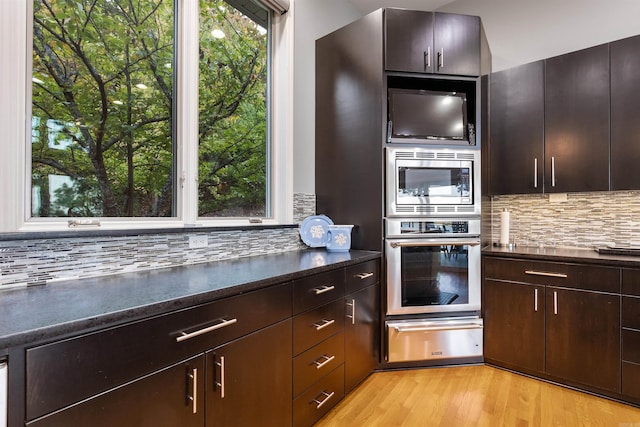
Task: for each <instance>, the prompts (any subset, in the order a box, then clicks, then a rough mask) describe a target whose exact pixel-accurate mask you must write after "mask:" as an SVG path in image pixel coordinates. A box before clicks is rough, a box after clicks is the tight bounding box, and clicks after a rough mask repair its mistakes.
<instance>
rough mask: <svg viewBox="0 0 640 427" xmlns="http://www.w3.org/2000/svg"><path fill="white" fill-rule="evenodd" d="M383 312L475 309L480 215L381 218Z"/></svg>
mask: <svg viewBox="0 0 640 427" xmlns="http://www.w3.org/2000/svg"><path fill="white" fill-rule="evenodd" d="M386 225H387V238H386V240H385V257H386V261H387V264H386V265H387V314H392V315H394V314H426V313H450V312H463V311H478V310H480V220H479V219H456V220H445V219H437V220H435V219H434V220H425V219H390V218H388V219H387V220H386Z"/></svg>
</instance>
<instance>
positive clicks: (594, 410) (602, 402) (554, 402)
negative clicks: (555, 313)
mask: <svg viewBox="0 0 640 427" xmlns="http://www.w3.org/2000/svg"><path fill="white" fill-rule="evenodd" d="M360 426H366V427H376V426H380V427H394V426H403V427H423V426H424V427H431V426H438V427H465V426H473V427H481V426H482V427H484V426H486V427H498V426H505V427H524V426H539V427H560V426H564V427H573V426H581V427H599V426H602V427H640V409H638V408H635V407H633V406H628V405H624V404H622V403H617V402H613V401H610V400H607V399H602V398H598V397H595V396H591V395H589V394H585V393H581V392H578V391H574V390H570V389H567V388H564V387H560V386H556V385H553V384H549V383H545V382H543V381H538V380H535V379H532V378H528V377H525V376H521V375H517V374H513V373H510V372H507V371H503V370H501V369H497V368H493V367H490V366H464V367H449V368H431V369H418V370H403V371H388V372H377V373H374V374H373V375H371V376H370V377H369V378H368V379H367V380H366V381H364V382H363V383H362V384H360V386H358V388H357V389H356V390H354V391H353V392H352V393H351V394H349V395H348V396H347V397H346V398H345V399H344V400H343V401H342V402H340V403H339V404H338V405H337V406H336V407H335V408H334V409H333V410H332V411H330V412H329V414H327V415H326V416H325V417H324V418H323V419H322V420H320V422H319V423H317V424H316V425H315V426H314V427H360Z"/></svg>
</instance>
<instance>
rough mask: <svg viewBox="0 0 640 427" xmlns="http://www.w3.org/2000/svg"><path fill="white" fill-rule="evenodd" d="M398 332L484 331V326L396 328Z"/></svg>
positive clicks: (471, 324)
mask: <svg viewBox="0 0 640 427" xmlns="http://www.w3.org/2000/svg"><path fill="white" fill-rule="evenodd" d="M393 328H394V329H395V330H396V332H399V333H403V332H429V331H457V330H461V329H482V325H478V324H474V323H470V324H466V325H451V326H394V327H393Z"/></svg>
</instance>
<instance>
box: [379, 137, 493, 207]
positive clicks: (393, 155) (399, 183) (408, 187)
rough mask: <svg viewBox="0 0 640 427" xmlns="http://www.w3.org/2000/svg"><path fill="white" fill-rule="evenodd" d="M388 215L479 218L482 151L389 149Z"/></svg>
mask: <svg viewBox="0 0 640 427" xmlns="http://www.w3.org/2000/svg"><path fill="white" fill-rule="evenodd" d="M386 169H387V171H386V198H387V200H386V215H387V216H388V217H398V216H400V217H403V216H416V215H419V216H424V215H426V216H441V217H442V216H446V217H450V216H454V217H455V216H458V215H465V216H471V215H473V216H479V215H480V188H476V185H477V184H479V183H480V150H478V149H462V148H456V149H448V148H441V149H435V148H434V149H427V148H422V147H403V148H399V147H398V148H396V147H389V148H387V165H386Z"/></svg>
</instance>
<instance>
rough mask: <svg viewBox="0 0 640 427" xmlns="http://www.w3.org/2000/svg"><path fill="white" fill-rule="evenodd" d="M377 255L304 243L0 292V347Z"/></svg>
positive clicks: (183, 305)
mask: <svg viewBox="0 0 640 427" xmlns="http://www.w3.org/2000/svg"><path fill="white" fill-rule="evenodd" d="M379 257H380V253H378V252H367V251H356V250H353V251H351V252H333V253H331V252H327V251H326V250H324V249H322V250H319V249H309V250H303V251H293V252H284V253H280V254H274V255H262V256H255V257H249V258H241V259H236V260H228V261H217V262H211V263H206V264H195V265H189V266H182V267H175V268H167V269H158V270H152V271H146V272H135V273H124V274H118V275H113V276H108V277H99V278H92V279H79V280H73V281H64V282H56V283H49V284H47V285H42V286H32V287H28V288H22V289H11V290H4V291H0V319H1V320H0V352H1V350H2V349H7V348H9V347H13V346H20V345H26V344H29V343H34V342H36V341H41V340H47V339H51V338H53V337H60V336H64V335H66V334H72V333H77V332H80V331H85V330H91V329H94V328H98V327H105V326H110V325H116V324H121V323H124V322H128V321H132V320H137V319H141V318H144V317H149V316H153V315H158V314H162V313H167V312H170V311H173V310H177V309H182V308H187V307H190V306H193V305H197V304H201V303H205V302H209V301H212V300H216V299H220V298H224V297H228V296H232V295H238V294H241V293H245V292H249V291H252V290H256V289H260V288H263V287H266V286H270V285H273V284H277V283H282V282H286V281H289V280H292V279H296V278H300V277H303V276H306V275H310V274H314V273H319V272H322V271H326V270H330V269H333V268H337V267H344V266H348V265H351V264H356V263H358V262H363V261H368V260H371V259H376V258H379Z"/></svg>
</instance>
